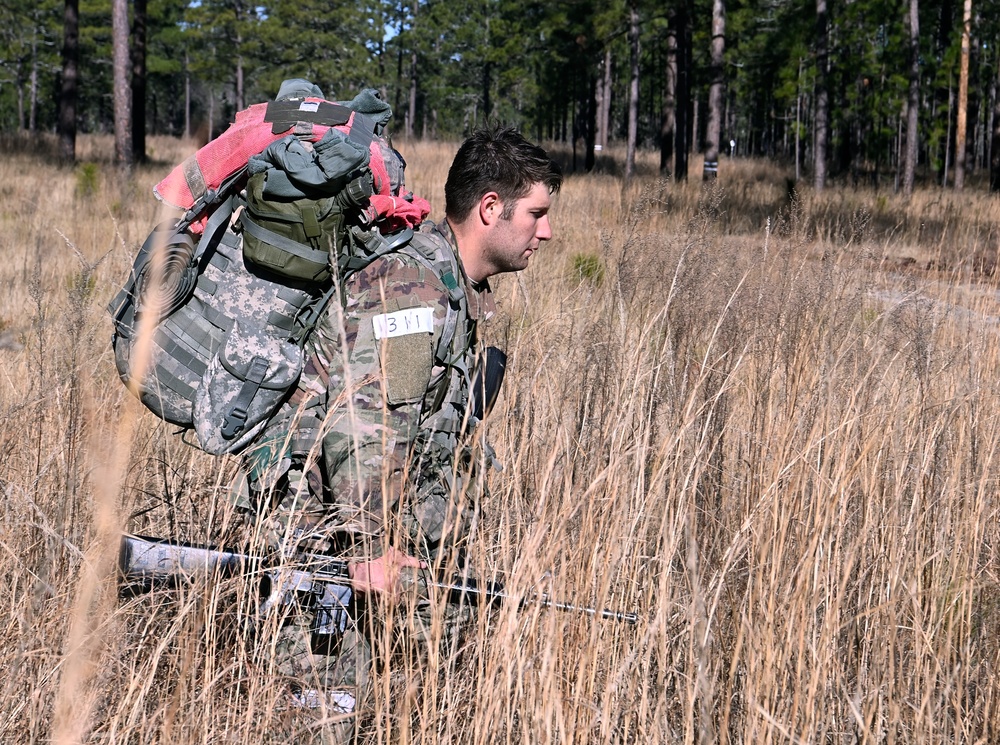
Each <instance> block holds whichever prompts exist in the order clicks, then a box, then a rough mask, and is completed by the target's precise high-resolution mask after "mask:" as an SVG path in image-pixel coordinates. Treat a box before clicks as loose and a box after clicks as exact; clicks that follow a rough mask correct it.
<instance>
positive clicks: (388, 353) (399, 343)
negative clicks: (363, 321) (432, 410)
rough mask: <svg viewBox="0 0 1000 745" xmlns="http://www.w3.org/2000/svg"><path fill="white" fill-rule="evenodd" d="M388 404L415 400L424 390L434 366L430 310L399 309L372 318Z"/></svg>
mask: <svg viewBox="0 0 1000 745" xmlns="http://www.w3.org/2000/svg"><path fill="white" fill-rule="evenodd" d="M372 323H373V325H374V331H375V339H376V340H377V341H376V345H377V347H378V350H379V361H380V362H381V365H382V375H383V378H384V380H385V394H386V398H387V400H388V402H389V404H390V405H397V404H404V403H415V402H417V401H420V400H421V399H422V398H423V397H424V394H426V393H427V386H428V385H429V384H430V380H431V370H432V368H433V366H434V350H433V345H432V342H433V339H434V311H433V309H431V308H427V307H420V306H418V307H414V308H403V309H401V310H397V311H393V312H391V313H383V314H381V315H377V316H375V317H374V318H373V319H372Z"/></svg>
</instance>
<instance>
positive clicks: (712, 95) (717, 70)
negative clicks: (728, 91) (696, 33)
mask: <svg viewBox="0 0 1000 745" xmlns="http://www.w3.org/2000/svg"><path fill="white" fill-rule="evenodd" d="M711 50H712V56H711V67H710V72H709V75H710V77H711V80H712V83H711V85H710V86H709V88H708V127H707V128H706V132H705V165H704V167H703V169H702V176H701V177H702V180H703V181H712V180H714V179H715V178H717V177H718V173H719V138H720V137H721V135H722V104H723V101H722V89H723V83H724V78H725V68H724V65H725V53H726V3H725V0H713V2H712V46H711Z"/></svg>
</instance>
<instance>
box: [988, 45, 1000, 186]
mask: <svg viewBox="0 0 1000 745" xmlns="http://www.w3.org/2000/svg"><path fill="white" fill-rule="evenodd" d="M995 75H996V77H997V80H998V81H1000V64H998V68H997V71H996V73H995ZM997 85H998V84H997V83H994V86H997ZM992 129H993V131H992V132H991V133H990V136H991V140H990V191H992V192H1000V90H998V91H997V92H996V93H995V94H994V96H993V128H992Z"/></svg>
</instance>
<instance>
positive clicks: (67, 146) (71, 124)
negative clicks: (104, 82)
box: [59, 0, 80, 163]
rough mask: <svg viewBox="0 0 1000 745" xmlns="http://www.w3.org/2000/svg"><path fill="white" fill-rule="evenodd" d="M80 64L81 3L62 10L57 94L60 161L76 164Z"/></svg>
mask: <svg viewBox="0 0 1000 745" xmlns="http://www.w3.org/2000/svg"><path fill="white" fill-rule="evenodd" d="M79 60H80V0H66V4H65V6H64V7H63V47H62V82H61V85H60V90H59V157H60V159H61V160H63V161H64V162H67V163H74V162H76V95H77V84H78V82H79Z"/></svg>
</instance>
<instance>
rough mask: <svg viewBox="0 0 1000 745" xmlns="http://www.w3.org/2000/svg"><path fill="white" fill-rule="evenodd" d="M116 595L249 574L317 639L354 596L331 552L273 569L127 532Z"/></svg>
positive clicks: (499, 595) (536, 600)
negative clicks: (305, 611)
mask: <svg viewBox="0 0 1000 745" xmlns="http://www.w3.org/2000/svg"><path fill="white" fill-rule="evenodd" d="M118 570H119V578H120V585H119V594H120V595H122V596H125V597H128V596H132V595H137V594H140V593H143V592H149V591H151V590H153V589H155V588H157V587H177V586H180V585H183V584H185V583H188V582H191V581H194V580H198V579H202V580H212V579H221V578H224V577H235V576H245V577H249V578H251V579H252V580H256V581H258V582H259V587H258V590H259V593H260V597H261V598H262V604H261V608H262V610H267V609H270V608H274V607H278V606H286V605H292V604H298V605H299V606H304V607H308V608H311V609H313V610H314V611H315V614H314V620H313V628H312V633H313V644H314V645H317V644H320V643H322V642H321V640H322V638H323V637H327V638H328V639H329V638H332V637H336V636H339V635H340V634H342V633H343V632H344V630H345V629H346V628H347V622H348V618H349V613H350V605H351V599H352V589H351V580H350V576H349V574H348V562H346V561H343V560H340V559H333V558H330V557H327V556H307V557H303V558H302V559H301V560H299V561H297V563H296V564H295V565H294V566H290V565H288V564H285V565H284V566H275V565H274V564H273V563H271V562H269V561H268V560H267V557H264V556H253V555H249V554H244V553H241V552H238V551H231V550H227V549H220V548H214V547H212V546H196V545H190V544H186V543H176V542H171V541H167V540H163V539H160V538H146V537H143V536H135V535H124V536H122V539H121V548H120V551H119V555H118ZM427 585H428V587H433V588H437V589H438V590H440V591H443V592H444V593H446V594H445V597H446V598H447V600H448V602H449V603H455V604H458V603H472V604H473V605H478V606H489V605H498V604H501V603H505V602H510V601H513V600H517V601H518V603H519V605H518V607H521V608H523V607H525V606H527V605H538V606H541V607H544V608H554V609H555V610H561V611H567V612H572V613H579V614H581V615H587V616H592V617H595V618H603V619H608V620H614V621H620V622H623V623H629V624H634V623H636V622H637V621H638V615H637V614H636V613H628V612H621V611H614V610H607V609H603V610H599V609H597V608H588V607H584V606H577V605H573V604H571V603H563V602H559V601H557V600H553V599H551V598H549V597H548V596H546V595H537V596H531V597H523V598H519V599H518V598H515V596H513V595H511V594H509V593H507V592H506V591H505V590H504V588H503V586H502V585H500V584H498V583H496V582H479V581H476V580H474V579H471V578H465V577H455V578H454V579H453V580H452V581H451V582H436V581H429V582H427Z"/></svg>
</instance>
